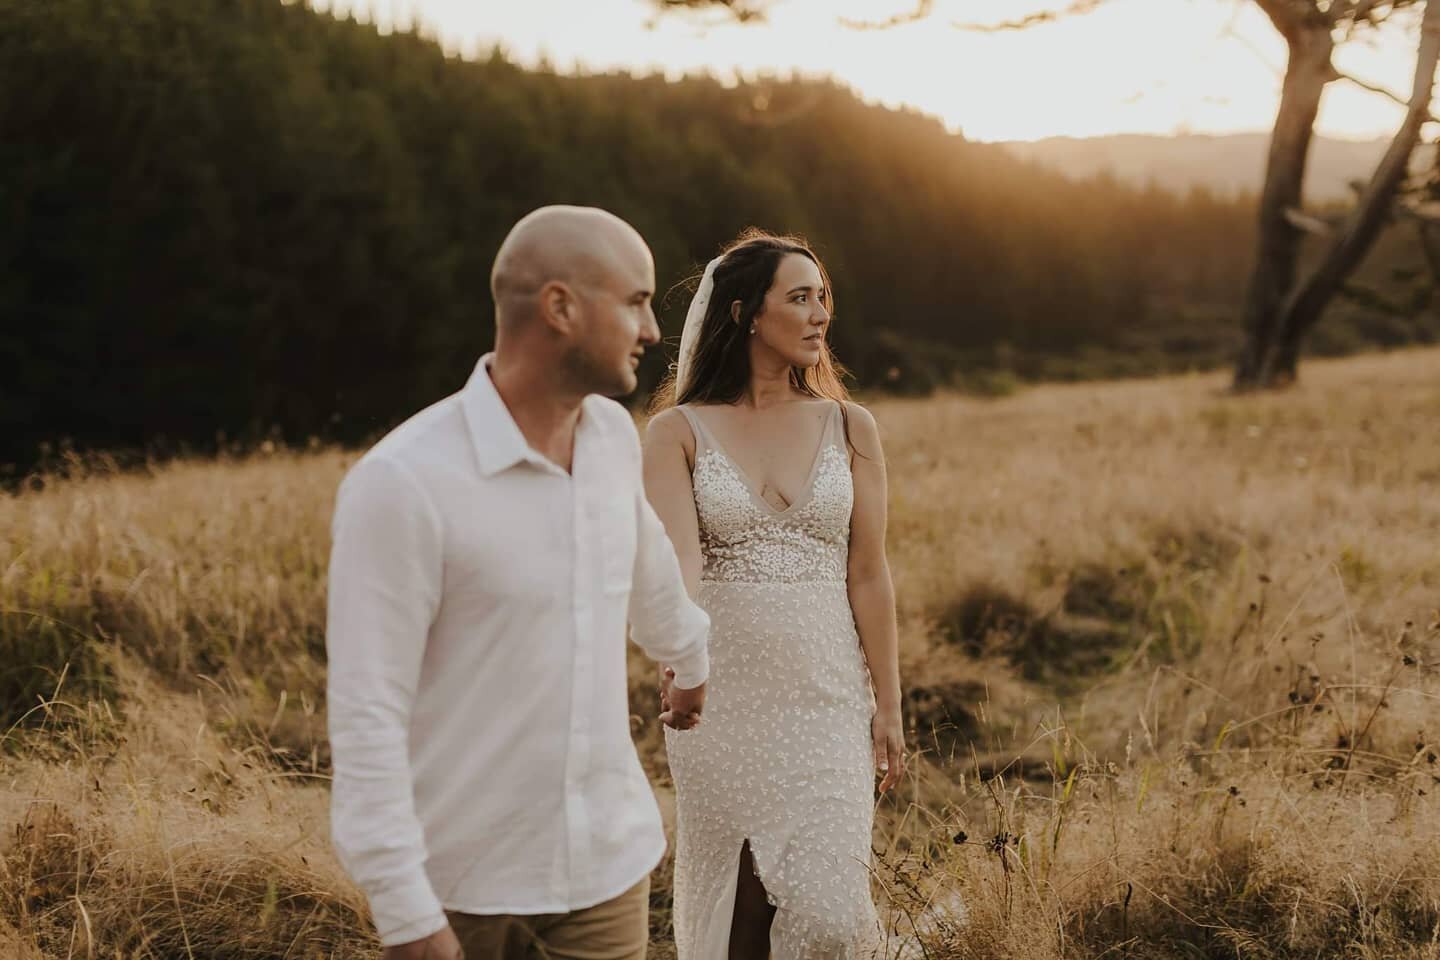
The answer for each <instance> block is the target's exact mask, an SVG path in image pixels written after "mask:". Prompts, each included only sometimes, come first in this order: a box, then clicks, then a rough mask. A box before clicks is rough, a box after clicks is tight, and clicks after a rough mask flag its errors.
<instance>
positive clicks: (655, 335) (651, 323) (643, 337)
mask: <svg viewBox="0 0 1440 960" xmlns="http://www.w3.org/2000/svg"><path fill="white" fill-rule="evenodd" d="M640 342H641V343H659V342H660V324H659V323H658V322H657V321H656V320H655V311H654V310H650V309H647V310H646V311H645V322H644V323H642V324H641V325H640Z"/></svg>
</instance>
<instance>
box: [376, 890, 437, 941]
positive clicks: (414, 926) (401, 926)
mask: <svg viewBox="0 0 1440 960" xmlns="http://www.w3.org/2000/svg"><path fill="white" fill-rule="evenodd" d="M370 913H371V914H372V915H373V916H374V918H375V932H376V933H378V934H379V935H380V945H381V946H385V947H394V946H399V945H400V944H402V943H411V942H413V941H416V940H424V939H425V938H426V937H428V936H430V935H431V934H432V933H438V932H439V931H441V930H444V929H445V927H446V925H447V924H448V923H449V921H448V920H446V919H445V909H444V908H443V907H442V906H441V905H440V901H439V900H438V899H436V897H435V894H434V893H433V892H432V891H431V889H430V884H429V882H428V881H424V880H421V881H420V882H418V883H412V884H409V885H407V886H404V887H398V888H396V889H394V890H387V891H386V892H385V893H384V894H381V895H377V896H372V897H370ZM417 918H418V919H417Z"/></svg>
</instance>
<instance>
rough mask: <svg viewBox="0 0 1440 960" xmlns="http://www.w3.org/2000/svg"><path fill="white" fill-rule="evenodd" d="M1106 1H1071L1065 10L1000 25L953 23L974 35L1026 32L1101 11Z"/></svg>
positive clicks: (1003, 21) (1048, 12) (1042, 11)
mask: <svg viewBox="0 0 1440 960" xmlns="http://www.w3.org/2000/svg"><path fill="white" fill-rule="evenodd" d="M1104 3H1106V0H1071V2H1070V5H1069V6H1067V7H1065V8H1064V9H1063V10H1041V11H1040V12H1039V13H1031V14H1027V15H1026V16H1023V17H1021V18H1019V19H1018V20H1002V21H1001V22H999V23H964V22H962V21H959V20H956V21H952V22H951V24H950V25H951V26H953V27H954V28H955V29H957V30H969V31H971V32H974V33H998V32H999V31H1001V30H1024V29H1025V28H1027V27H1034V26H1039V25H1040V24H1042V23H1053V22H1054V21H1056V20H1059V19H1061V18H1062V17H1075V16H1080V15H1082V14H1086V13H1093V12H1094V11H1095V10H1097V9H1099V8H1100V6H1101V5H1103V4H1104Z"/></svg>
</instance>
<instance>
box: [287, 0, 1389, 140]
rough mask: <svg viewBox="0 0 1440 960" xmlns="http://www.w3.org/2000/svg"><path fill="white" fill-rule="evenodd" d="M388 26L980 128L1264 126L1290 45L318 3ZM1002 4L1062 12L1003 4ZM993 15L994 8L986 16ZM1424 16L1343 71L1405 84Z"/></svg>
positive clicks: (1241, 32)
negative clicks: (829, 89) (799, 89)
mask: <svg viewBox="0 0 1440 960" xmlns="http://www.w3.org/2000/svg"><path fill="white" fill-rule="evenodd" d="M314 6H316V7H317V8H319V9H322V10H332V11H333V12H337V13H345V12H354V13H355V14H356V15H357V16H358V17H359V18H361V19H365V20H371V21H373V22H375V23H376V24H377V25H378V26H379V27H380V28H381V29H386V30H388V29H391V28H392V26H393V25H394V24H396V23H398V24H400V25H401V26H405V25H407V24H409V23H411V22H414V21H416V20H418V22H419V23H420V24H421V25H422V29H425V30H426V31H427V32H430V33H433V34H434V35H436V36H437V37H438V38H439V39H440V40H441V41H442V42H443V43H444V44H445V46H446V48H447V49H449V50H451V51H452V52H457V53H462V54H464V55H466V56H477V55H485V54H488V53H489V51H490V50H491V49H493V48H494V47H495V46H496V45H499V46H500V48H501V49H503V50H504V51H505V52H506V54H507V55H508V56H510V57H512V58H514V59H516V60H518V61H519V62H521V63H524V64H527V65H534V64H538V63H540V62H542V61H544V62H548V63H550V64H552V65H553V66H555V67H556V68H557V69H560V70H562V71H605V70H617V69H620V70H629V71H633V72H637V73H654V72H660V73H664V74H665V75H667V76H671V77H678V76H680V75H683V74H685V73H697V72H707V73H711V74H714V75H716V76H718V77H721V78H722V79H726V80H734V79H736V78H753V77H756V76H760V75H766V74H770V75H775V74H779V75H789V74H792V73H799V74H804V75H810V76H833V77H834V78H835V79H837V80H839V81H840V82H842V83H844V84H846V85H848V86H850V87H851V88H853V89H854V90H855V91H856V92H857V93H858V94H860V95H861V96H862V97H864V98H865V99H867V100H871V101H875V102H879V103H883V104H886V105H888V106H910V107H914V108H917V109H919V110H922V111H924V112H926V113H930V114H933V115H935V116H937V117H939V118H940V119H941V120H943V121H944V122H945V124H946V125H947V126H948V127H950V128H951V129H953V130H958V131H962V132H964V133H965V134H966V135H967V136H969V137H971V138H972V139H976V140H987V141H988V140H1033V139H1039V138H1042V137H1048V136H1075V137H1090V136H1100V135H1105V134H1112V133H1152V134H1171V133H1179V132H1195V133H1231V132H1236V131H1246V130H1264V129H1268V128H1269V126H1270V124H1271V121H1272V120H1273V118H1274V110H1275V104H1276V102H1277V99H1278V97H1279V89H1280V75H1281V71H1282V70H1283V67H1284V63H1285V45H1284V42H1283V41H1282V40H1281V38H1280V37H1279V35H1278V34H1277V33H1276V32H1275V30H1274V28H1273V27H1272V26H1271V25H1270V22H1269V21H1268V20H1267V19H1266V17H1265V16H1264V14H1263V13H1261V12H1260V10H1259V8H1258V7H1257V6H1256V5H1255V4H1254V3H1253V2H1251V0H1110V2H1109V3H1107V4H1105V5H1103V6H1101V7H1100V9H1098V10H1097V11H1095V12H1093V13H1091V14H1088V15H1084V16H1075V17H1070V18H1066V19H1063V20H1060V21H1057V22H1053V23H1050V24H1045V25H1042V26H1038V27H1033V28H1030V29H1027V30H1024V31H1005V32H992V33H986V32H975V31H970V30H965V29H961V28H960V27H959V26H957V25H956V24H957V23H962V22H968V23H976V22H979V23H985V22H994V20H995V16H994V12H993V11H994V9H995V7H996V4H993V3H976V2H974V0H950V2H948V3H947V2H945V0H940V2H937V3H936V5H935V7H936V9H935V12H934V14H933V15H932V16H931V17H930V18H928V19H927V20H924V21H921V22H918V23H911V24H905V25H902V26H897V27H893V28H891V29H887V30H878V31H864V30H855V29H851V28H848V27H846V26H845V25H843V24H842V23H841V22H840V21H841V19H842V18H851V19H862V20H864V19H868V20H876V19H882V18H884V17H885V16H887V15H890V14H895V13H899V12H903V11H904V10H907V9H911V8H912V7H913V3H912V2H911V0H898V2H894V0H779V2H777V3H775V4H774V6H773V9H772V13H771V15H770V16H769V18H768V20H767V21H766V22H764V23H759V24H754V23H752V24H746V25H740V24H736V23H733V22H730V21H729V20H728V19H727V18H726V16H725V15H724V14H723V13H722V12H714V13H704V14H699V13H668V14H664V15H658V16H657V14H656V12H655V8H654V6H653V5H652V4H650V3H648V2H646V0H527V2H525V3H520V2H514V0H478V2H477V0H314ZM1004 6H1005V13H1006V15H1007V16H1013V17H1018V16H1023V15H1025V14H1027V13H1032V12H1036V11H1040V10H1047V9H1049V10H1053V9H1056V8H1058V7H1061V6H1063V4H1061V3H1059V2H1057V0H1006V2H1005V5H1004ZM987 17H988V20H987V19H985V18H987ZM1415 32H1416V27H1415V21H1414V19H1413V18H1411V19H1407V20H1404V21H1403V22H1397V23H1396V24H1393V25H1391V26H1389V27H1387V28H1385V29H1383V30H1382V31H1379V32H1377V33H1375V34H1373V36H1372V37H1371V38H1368V39H1366V40H1364V41H1354V42H1351V43H1349V44H1346V45H1344V46H1342V48H1341V49H1340V52H1339V53H1338V54H1337V57H1336V64H1337V66H1339V67H1340V69H1341V70H1343V71H1345V72H1347V73H1350V74H1352V75H1355V76H1357V77H1360V78H1362V79H1364V80H1365V81H1367V82H1369V83H1372V84H1376V85H1379V86H1382V87H1385V88H1386V89H1388V90H1391V91H1393V92H1395V93H1397V94H1401V95H1405V94H1407V93H1408V90H1409V85H1410V75H1411V72H1412V71H1413V68H1414V58H1415V51H1414V43H1413V40H1412V39H1411V37H1413V36H1414V34H1415ZM1400 115H1401V108H1400V107H1399V106H1398V105H1397V104H1395V103H1393V102H1391V101H1390V100H1387V99H1386V98H1384V97H1382V96H1380V95H1377V94H1375V93H1372V92H1369V91H1366V90H1363V89H1361V88H1360V87H1358V86H1356V85H1354V84H1351V83H1346V82H1343V81H1341V82H1337V83H1334V84H1331V86H1330V89H1329V91H1328V92H1327V94H1326V99H1325V102H1324V104H1323V106H1322V110H1321V115H1320V121H1319V124H1318V129H1319V131H1320V132H1321V133H1323V134H1327V135H1330V136H1337V137H1346V138H1354V139H1362V138H1365V139H1368V138H1374V137H1378V136H1388V134H1389V133H1390V132H1391V131H1393V129H1394V127H1395V125H1396V124H1397V122H1398V121H1399V118H1400Z"/></svg>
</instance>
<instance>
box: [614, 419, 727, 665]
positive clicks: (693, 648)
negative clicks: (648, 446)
mask: <svg viewBox="0 0 1440 960" xmlns="http://www.w3.org/2000/svg"><path fill="white" fill-rule="evenodd" d="M626 420H627V421H628V420H629V417H628V416H627V417H626ZM628 427H629V433H630V445H631V447H632V456H633V462H634V474H633V475H634V489H635V491H636V493H635V499H636V509H635V516H636V523H637V525H638V529H637V530H636V537H635V575H634V579H633V585H632V588H631V592H630V636H631V637H632V638H633V639H634V640H635V642H636V643H637V644H638V645H639V646H640V649H642V650H644V651H645V654H646V655H647V656H649V657H650V659H652V660H655V661H656V662H658V663H663V664H666V665H667V666H669V667H670V668H671V669H673V670H674V671H675V685H676V686H677V687H679V688H680V689H682V690H693V689H694V688H696V687H698V686H700V685H701V684H702V683H704V682H705V681H706V679H707V678H708V677H709V675H710V654H709V649H710V647H709V643H710V618H709V617H708V616H707V615H706V613H705V611H704V610H701V609H700V608H699V607H698V606H696V605H695V603H694V602H693V601H691V599H690V596H689V594H687V593H686V591H685V578H684V577H683V576H682V575H681V573H680V561H679V560H678V559H676V556H675V547H674V545H672V544H671V543H670V537H669V535H668V534H666V532H665V525H664V524H662V523H661V522H660V518H659V517H658V516H656V514H655V510H654V508H653V507H651V506H650V501H649V500H647V499H646V498H645V485H644V481H643V480H642V479H641V475H640V438H639V435H638V434H637V433H636V432H635V428H634V424H633V423H629V424H628Z"/></svg>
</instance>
